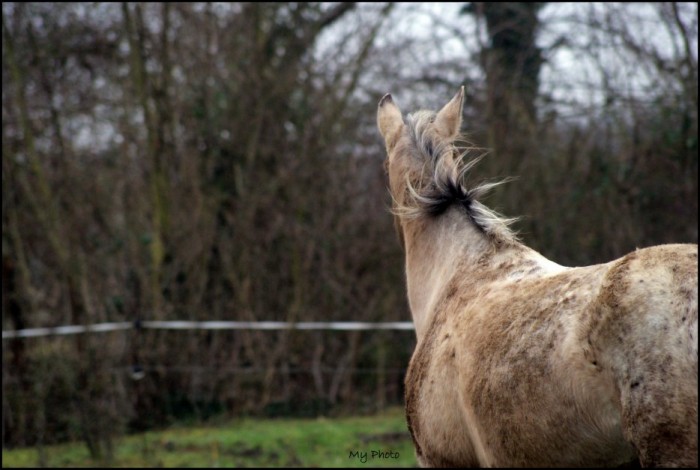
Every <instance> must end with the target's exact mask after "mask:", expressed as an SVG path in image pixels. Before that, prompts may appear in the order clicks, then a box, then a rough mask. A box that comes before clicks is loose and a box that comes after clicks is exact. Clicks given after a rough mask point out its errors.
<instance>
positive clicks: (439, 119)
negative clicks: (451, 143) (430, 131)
mask: <svg viewBox="0 0 700 470" xmlns="http://www.w3.org/2000/svg"><path fill="white" fill-rule="evenodd" d="M463 107H464V86H462V87H461V88H460V89H459V91H458V92H457V94H456V95H455V96H454V98H452V99H451V100H450V102H449V103H447V104H446V105H445V106H444V107H443V108H442V109H441V110H440V111H439V112H438V113H437V116H435V127H436V128H437V131H438V132H439V133H440V135H442V136H443V137H447V138H452V137H455V136H457V134H458V133H459V129H460V127H461V126H462V108H463Z"/></svg>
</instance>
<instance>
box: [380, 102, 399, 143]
mask: <svg viewBox="0 0 700 470" xmlns="http://www.w3.org/2000/svg"><path fill="white" fill-rule="evenodd" d="M402 125H403V118H402V117H401V110H400V109H399V107H398V106H396V104H395V103H394V100H393V99H392V98H391V94H389V93H387V94H386V95H384V97H383V98H382V99H381V100H379V106H378V108H377V126H378V127H379V132H380V133H381V134H382V137H384V141H385V142H386V147H387V149H389V148H391V147H393V146H394V144H395V143H396V137H397V136H396V131H397V130H399V129H400V128H401V126H402Z"/></svg>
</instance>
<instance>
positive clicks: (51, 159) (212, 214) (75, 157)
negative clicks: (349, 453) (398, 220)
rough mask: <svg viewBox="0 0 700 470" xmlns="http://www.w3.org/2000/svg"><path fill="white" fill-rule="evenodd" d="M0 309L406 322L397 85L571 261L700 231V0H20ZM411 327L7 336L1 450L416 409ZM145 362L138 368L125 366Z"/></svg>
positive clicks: (7, 77)
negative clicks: (395, 191) (452, 127)
mask: <svg viewBox="0 0 700 470" xmlns="http://www.w3.org/2000/svg"><path fill="white" fill-rule="evenodd" d="M2 21H3V25H2V28H3V33H2V34H3V41H2V42H3V52H2V60H3V62H2V64H3V68H2V70H3V71H2V83H3V92H2V259H3V261H2V265H3V277H2V288H3V301H2V309H3V310H2V311H3V330H12V329H22V328H30V327H39V326H56V325H64V324H90V323H98V322H105V321H138V320H242V321H256V320H280V321H331V320H338V321H356V320H360V321H401V320H402V321H406V320H409V319H410V313H409V311H408V307H407V303H406V300H405V290H404V278H403V254H402V252H401V248H400V246H399V244H398V242H397V238H396V235H395V232H394V228H393V222H392V217H391V215H390V214H389V212H388V210H387V209H388V207H389V202H390V201H389V196H388V193H387V190H386V180H385V176H384V170H383V158H384V149H383V143H382V142H381V139H380V137H379V135H378V132H377V131H376V127H375V112H376V104H377V102H378V100H379V98H380V97H381V96H382V95H383V94H384V93H386V92H388V91H391V92H392V93H393V95H394V97H395V99H396V101H397V102H398V103H399V105H400V106H401V108H402V110H403V111H404V112H411V111H413V110H415V109H417V107H427V108H431V109H435V108H437V107H439V106H440V105H441V104H443V103H444V102H446V101H447V100H448V99H449V98H450V97H451V96H453V94H454V93H455V92H456V90H457V89H458V87H459V86H460V85H462V84H464V85H466V89H467V100H466V106H465V124H464V127H465V129H466V130H467V131H468V135H469V138H470V139H471V141H472V142H473V143H474V144H475V145H476V146H478V147H481V148H486V149H488V150H489V151H490V157H488V158H486V159H485V160H484V161H483V163H481V164H480V165H479V166H478V167H477V168H476V169H475V170H474V174H473V175H472V177H473V178H474V181H478V180H480V179H488V178H497V177H503V176H517V177H518V179H517V180H516V181H515V182H513V183H511V184H509V185H506V186H504V187H503V188H502V189H501V190H500V191H499V192H498V193H496V194H494V196H493V197H492V198H491V199H489V200H488V201H486V203H487V204H489V205H490V206H492V207H494V208H495V209H497V210H500V211H501V212H503V213H505V214H506V215H508V216H523V219H522V220H521V221H520V222H519V224H518V225H517V227H516V228H517V229H518V230H519V232H520V235H521V237H522V239H523V240H524V242H525V243H526V244H528V245H529V246H531V247H533V248H535V249H537V250H538V251H540V252H541V253H542V254H544V255H545V256H547V257H549V258H550V259H553V260H554V261H556V262H558V263H560V264H565V265H584V264H592V263H598V262H604V261H608V260H610V259H612V258H614V257H618V256H621V255H623V254H625V253H627V252H629V251H631V250H634V249H635V248H636V247H644V246H650V245H654V244H659V243H668V242H694V243H697V238H698V224H697V222H698V206H697V203H698V166H697V165H698V140H697V120H698V116H697V112H698V94H697V83H698V82H697V43H698V16H697V4H695V3H654V4H640V3H635V4H615V3H611V4H600V3H598V4H549V3H533V2H530V3H470V4H451V5H450V4H436V5H429V4H381V3H372V4H362V3H357V4H356V3H231V4H221V3H138V4H126V3H123V4H117V3H11V2H8V3H3V6H2ZM414 345H415V339H414V337H413V335H412V334H411V333H410V332H408V333H406V332H390V331H379V332H300V331H235V332H195V333H192V332H155V331H139V330H132V331H129V332H114V333H102V334H95V335H76V336H71V337H55V338H37V339H14V340H3V446H4V447H5V446H8V447H13V446H24V445H36V446H39V447H41V446H42V445H44V444H48V443H52V442H58V441H64V440H69V439H83V440H84V441H85V443H86V444H87V446H88V448H89V450H90V452H91V454H92V455H93V456H96V457H100V456H103V457H104V456H107V457H108V456H109V455H110V454H111V453H112V452H113V451H112V449H113V445H114V440H115V438H117V437H118V436H120V435H123V434H124V433H125V432H128V431H134V430H142V429H149V428H152V427H158V426H162V425H165V424H168V423H170V422H172V421H173V420H182V419H197V420H202V419H206V418H208V417H209V416H212V415H214V414H221V413H230V414H241V413H245V414H258V415H280V414H285V415H315V414H319V413H323V414H328V413H331V414H332V413H360V412H369V411H373V410H376V409H379V408H383V407H384V406H385V405H387V404H392V403H394V404H396V403H401V402H402V399H403V389H402V386H403V385H402V381H403V373H404V369H405V366H406V364H407V362H408V359H409V357H410V354H411V352H412V349H413V347H414ZM134 367H137V368H141V369H142V370H143V371H144V372H145V376H144V377H143V379H142V380H134V378H135V377H138V374H134Z"/></svg>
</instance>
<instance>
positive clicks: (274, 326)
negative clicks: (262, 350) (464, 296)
mask: <svg viewBox="0 0 700 470" xmlns="http://www.w3.org/2000/svg"><path fill="white" fill-rule="evenodd" d="M134 328H143V329H154V330H345V331H351V330H355V331H357V330H413V329H414V327H413V323H412V322H296V323H292V322H282V321H258V322H248V321H141V322H117V323H95V324H93V325H65V326H54V327H45V328H27V329H23V330H6V331H3V332H2V339H3V340H5V339H12V338H36V337H41V336H61V335H75V334H80V333H103V332H108V331H119V330H130V329H134Z"/></svg>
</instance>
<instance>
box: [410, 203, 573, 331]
mask: <svg viewBox="0 0 700 470" xmlns="http://www.w3.org/2000/svg"><path fill="white" fill-rule="evenodd" d="M404 237H405V241H406V281H407V290H408V300H409V304H410V307H411V314H412V316H413V323H414V325H415V328H416V334H417V336H418V338H419V339H420V338H422V336H423V333H424V332H425V330H426V329H427V327H428V325H429V324H430V319H431V315H432V314H433V312H434V307H435V304H436V302H438V301H439V300H440V294H441V293H442V291H443V288H444V287H445V285H446V284H447V283H448V282H450V281H451V280H452V279H453V278H454V277H455V275H459V276H460V277H461V278H463V279H469V280H471V282H472V283H474V282H478V280H479V279H483V278H485V277H488V278H489V281H490V282H495V281H498V280H499V278H503V279H507V278H508V277H509V276H513V273H518V272H525V270H524V269H522V268H523V266H528V267H530V268H531V267H534V266H537V267H541V268H542V269H543V270H545V271H548V272H551V271H553V270H559V269H565V268H563V267H562V266H559V265H557V264H556V263H553V262H551V261H549V260H548V259H546V258H545V257H543V256H542V255H540V254H539V253H537V252H536V251H534V250H532V249H530V248H528V247H526V246H524V245H521V244H519V243H516V242H513V243H504V244H502V245H501V246H500V247H495V246H494V243H493V242H492V241H491V240H489V239H488V238H487V237H486V236H485V235H484V234H483V233H482V232H481V231H480V230H479V229H478V228H477V227H475V226H474V225H473V224H472V223H471V222H470V221H469V220H468V219H467V217H465V216H464V214H463V213H461V212H460V211H459V210H456V209H452V210H448V211H447V212H446V213H445V214H443V215H441V216H440V217H439V218H438V219H435V220H432V221H427V222H426V221H424V220H423V221H421V220H415V221H406V222H405V226H404ZM506 266H507V267H506ZM458 271H459V272H458ZM486 274H488V276H485V275H486Z"/></svg>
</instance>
